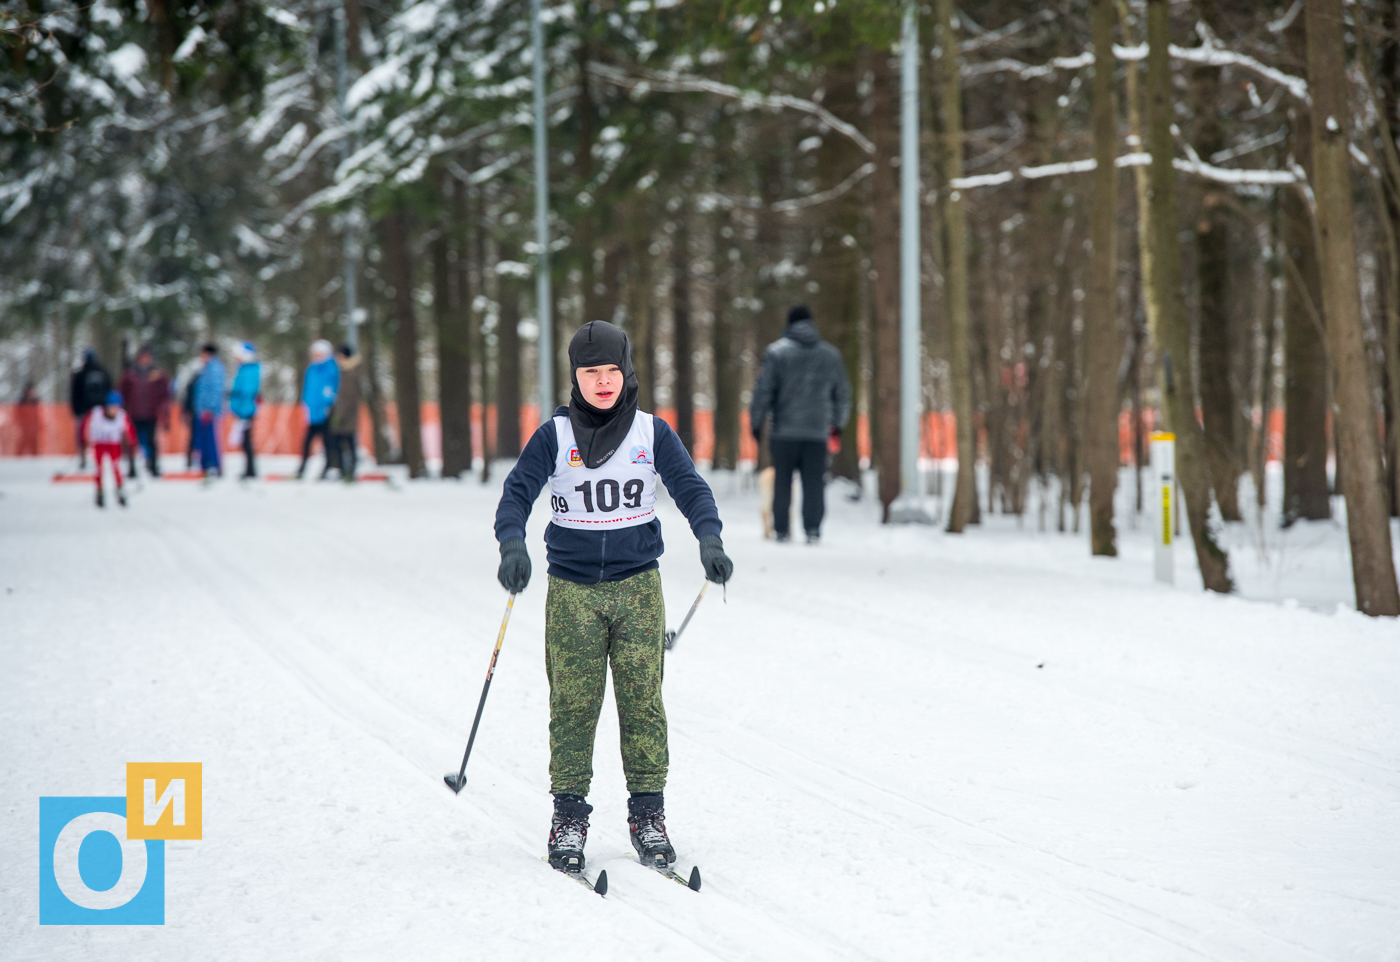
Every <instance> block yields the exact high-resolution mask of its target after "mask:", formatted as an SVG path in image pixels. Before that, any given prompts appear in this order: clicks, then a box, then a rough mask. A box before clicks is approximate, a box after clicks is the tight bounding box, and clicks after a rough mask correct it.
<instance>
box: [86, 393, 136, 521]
mask: <svg viewBox="0 0 1400 962" xmlns="http://www.w3.org/2000/svg"><path fill="white" fill-rule="evenodd" d="M80 434H81V436H82V440H83V443H84V445H85V446H86V445H88V444H91V445H92V460H93V464H94V465H95V466H96V467H97V506H98V507H99V508H103V507H106V504H105V502H104V501H103V499H102V461H103V459H104V458H105V459H106V460H109V461H111V462H112V475H113V476H114V477H115V478H116V479H117V503H118V504H120V505H121V506H122V507H123V508H125V507H126V493H125V492H124V491H123V490H122V442H123V441H126V442H127V443H128V444H131V445H133V446H134V445H135V444H136V430H135V429H134V428H133V427H132V426H131V421H130V419H128V418H127V416H126V412H125V411H124V410H122V396H121V392H120V391H109V392H108V393H107V403H106V404H103V405H100V406H98V407H95V408H93V409H92V410H91V411H89V412H88V413H87V417H85V418H83V423H82V425H81V429H80Z"/></svg>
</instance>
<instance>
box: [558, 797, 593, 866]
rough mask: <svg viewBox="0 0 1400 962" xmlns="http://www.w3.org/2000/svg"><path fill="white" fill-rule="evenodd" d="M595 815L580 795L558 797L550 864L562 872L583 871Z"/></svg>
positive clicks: (591, 807)
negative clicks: (591, 824) (590, 821)
mask: <svg viewBox="0 0 1400 962" xmlns="http://www.w3.org/2000/svg"><path fill="white" fill-rule="evenodd" d="M592 812H593V806H592V805H589V804H588V803H587V802H585V801H584V800H583V799H582V798H580V797H579V796H577V795H556V796H554V820H553V822H552V823H551V824H550V828H549V864H550V865H552V866H553V867H554V868H556V869H558V870H559V871H561V872H568V873H569V874H570V875H577V874H579V873H581V872H583V868H584V858H583V846H584V844H585V843H586V842H587V841H588V816H589V815H590V814H591V813H592Z"/></svg>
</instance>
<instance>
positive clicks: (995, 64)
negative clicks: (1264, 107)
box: [962, 33, 1311, 103]
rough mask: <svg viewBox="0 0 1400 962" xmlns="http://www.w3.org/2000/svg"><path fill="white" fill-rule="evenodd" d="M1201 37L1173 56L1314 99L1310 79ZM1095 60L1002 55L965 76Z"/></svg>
mask: <svg viewBox="0 0 1400 962" xmlns="http://www.w3.org/2000/svg"><path fill="white" fill-rule="evenodd" d="M1202 37H1203V42H1202V44H1201V45H1200V46H1199V47H1178V46H1177V45H1176V44H1172V45H1171V46H1170V47H1168V48H1167V49H1168V52H1169V53H1170V54H1171V57H1172V59H1173V60H1181V61H1185V62H1186V63H1194V64H1201V65H1202V66H1207V67H1239V68H1241V69H1243V70H1248V71H1250V72H1251V73H1255V74H1258V75H1259V76H1260V77H1263V78H1264V79H1266V80H1269V81H1271V82H1273V83H1275V84H1278V85H1279V86H1280V87H1282V88H1284V89H1285V90H1287V91H1288V92H1289V93H1290V94H1292V95H1293V96H1294V97H1296V98H1298V99H1299V100H1301V101H1303V102H1304V103H1310V102H1311V101H1310V100H1309V98H1308V82H1307V81H1306V80H1304V79H1303V78H1302V77H1295V76H1293V75H1292V74H1287V73H1284V72H1283V71H1282V70H1278V69H1277V68H1274V67H1270V66H1268V65H1267V64H1264V63H1261V62H1260V61H1258V60H1256V59H1255V58H1253V57H1251V56H1248V55H1247V54H1242V53H1235V52H1234V51H1233V50H1228V49H1226V48H1224V47H1221V46H1219V45H1218V44H1217V43H1216V42H1215V38H1214V37H1212V36H1210V35H1209V34H1208V33H1203V34H1202ZM1113 56H1114V57H1115V58H1117V59H1118V60H1123V61H1136V60H1146V59H1147V44H1145V43H1141V44H1138V45H1137V46H1135V47H1123V46H1119V45H1118V44H1114V45H1113ZM1093 63H1094V54H1093V51H1086V52H1084V53H1081V54H1078V55H1077V56H1074V57H1054V58H1052V59H1050V60H1048V61H1046V62H1045V63H1041V64H1029V63H1024V62H1022V61H1020V60H1014V59H1012V58H1010V57H999V58H997V59H996V60H987V61H983V62H980V63H965V64H963V66H962V76H963V78H964V79H967V80H973V79H976V78H978V77H985V76H987V75H989V74H997V73H1011V74H1015V75H1016V76H1017V77H1020V78H1021V79H1022V80H1034V79H1036V78H1038V77H1045V76H1049V75H1050V74H1052V73H1055V72H1056V71H1059V70H1082V69H1083V68H1085V67H1090V66H1093Z"/></svg>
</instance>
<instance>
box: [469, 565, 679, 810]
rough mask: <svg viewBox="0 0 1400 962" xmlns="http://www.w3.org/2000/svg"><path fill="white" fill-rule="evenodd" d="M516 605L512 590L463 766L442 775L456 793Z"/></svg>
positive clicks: (477, 705) (477, 708)
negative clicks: (455, 772) (512, 610)
mask: <svg viewBox="0 0 1400 962" xmlns="http://www.w3.org/2000/svg"><path fill="white" fill-rule="evenodd" d="M514 607H515V592H513V591H512V592H511V593H510V597H509V598H508V599H506V616H505V617H504V618H502V619H501V633H500V634H498V635H497V636H496V650H495V651H493V652H491V666H490V667H489V668H487V669H486V684H484V685H482V686H481V701H479V702H477V703H476V718H474V719H473V720H472V733H471V734H470V735H468V736H467V750H466V752H465V753H463V755H462V767H461V769H460V770H459V771H458V772H457V774H456V775H453V774H452V773H451V772H448V773H447V774H446V775H444V776H442V780H443V781H444V782H446V783H447V787H448V788H450V789H452V791H453V793H454V794H456V793H459V792H461V790H462V788H463V787H464V786H465V785H466V784H467V759H468V758H471V757H472V742H474V741H476V728H477V726H478V725H480V724H481V710H482V709H483V708H485V707H486V693H487V692H488V691H490V690H491V676H492V675H493V674H494V673H495V671H496V659H497V658H499V657H500V655H501V645H502V643H504V642H505V640H506V625H508V624H510V612H511V609H512V608H514ZM682 627H684V626H682Z"/></svg>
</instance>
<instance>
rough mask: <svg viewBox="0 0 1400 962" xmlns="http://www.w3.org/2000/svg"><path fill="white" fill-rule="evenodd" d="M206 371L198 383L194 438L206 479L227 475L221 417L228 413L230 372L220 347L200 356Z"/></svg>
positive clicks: (211, 347)
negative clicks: (222, 455)
mask: <svg viewBox="0 0 1400 962" xmlns="http://www.w3.org/2000/svg"><path fill="white" fill-rule="evenodd" d="M199 353H200V354H201V355H202V356H203V358H204V368H203V369H202V370H201V371H200V372H199V377H198V378H197V379H196V380H195V383H194V435H195V447H196V448H198V450H199V467H200V470H202V471H203V472H204V476H205V477H206V478H210V477H213V476H214V475H222V474H223V466H222V464H221V463H220V461H219V416H220V415H222V414H223V413H224V385H226V384H227V383H228V372H227V371H225V370H224V362H223V361H221V360H219V346H218V345H217V344H213V343H209V344H206V345H204V348H203V349H202V350H201V351H200V352H199Z"/></svg>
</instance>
